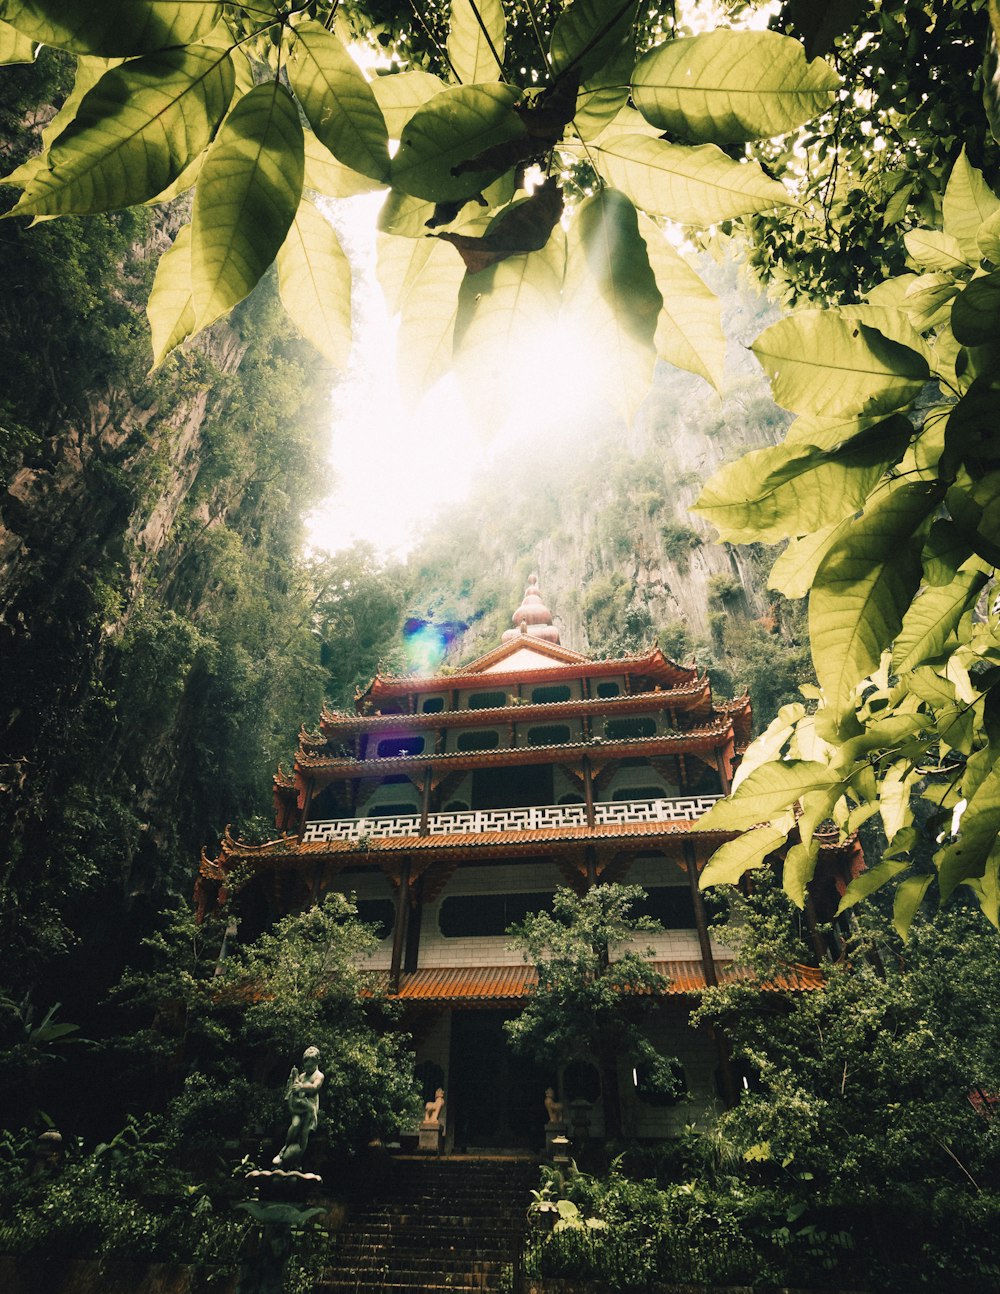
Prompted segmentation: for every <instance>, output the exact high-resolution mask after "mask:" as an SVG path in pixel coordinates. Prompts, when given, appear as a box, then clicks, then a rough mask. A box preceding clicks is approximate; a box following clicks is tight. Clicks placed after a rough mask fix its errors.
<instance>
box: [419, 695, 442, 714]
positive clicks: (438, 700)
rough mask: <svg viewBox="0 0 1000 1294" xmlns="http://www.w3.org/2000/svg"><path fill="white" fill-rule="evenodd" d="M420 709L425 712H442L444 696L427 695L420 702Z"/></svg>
mask: <svg viewBox="0 0 1000 1294" xmlns="http://www.w3.org/2000/svg"><path fill="white" fill-rule="evenodd" d="M420 709H421V710H422V711H423V713H424V714H440V713H441V711H442V710H443V709H444V697H443V696H425V697H424V699H423V701H422V702H421V703H420Z"/></svg>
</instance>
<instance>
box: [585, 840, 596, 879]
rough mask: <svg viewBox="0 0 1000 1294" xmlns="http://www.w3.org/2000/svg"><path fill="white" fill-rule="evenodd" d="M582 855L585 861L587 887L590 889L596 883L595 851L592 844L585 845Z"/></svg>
mask: <svg viewBox="0 0 1000 1294" xmlns="http://www.w3.org/2000/svg"><path fill="white" fill-rule="evenodd" d="M583 856H584V858H585V859H586V861H587V888H588V889H591V888H593V886H595V885H596V884H597V851H596V849H595V848H594V846H593V845H587V846H586V847H585V849H584V851H583Z"/></svg>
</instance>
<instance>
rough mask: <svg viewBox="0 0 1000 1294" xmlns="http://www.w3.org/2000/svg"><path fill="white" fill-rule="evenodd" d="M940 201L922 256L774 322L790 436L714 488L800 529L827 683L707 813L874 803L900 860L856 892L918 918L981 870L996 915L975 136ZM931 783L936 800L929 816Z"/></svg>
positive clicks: (765, 347)
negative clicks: (890, 888) (843, 295)
mask: <svg viewBox="0 0 1000 1294" xmlns="http://www.w3.org/2000/svg"><path fill="white" fill-rule="evenodd" d="M943 210H944V224H943V228H940V229H938V228H930V229H926V230H922V231H911V232H910V233H908V234H907V236H906V242H907V249H908V254H909V257H910V259H911V262H912V263H913V265H914V266H915V270H916V272H908V273H906V274H904V275H902V276H899V277H897V278H895V279H892V280H889V281H888V282H887V283H885V284H883V285H880V287H879V288H877V289H876V290H875V291H873V292H872V293H871V294H870V296H869V303H868V304H865V305H861V306H843V307H839V308H835V309H830V310H825V311H819V310H806V311H799V312H798V313H796V314H794V315H792V316H790V317H788V318H786V319H784V320H782V321H781V322H779V323H778V324H775V325H773V326H772V327H771V328H769V329H767V330H766V331H765V332H764V333H763V334H762V336H761V337H760V338H758V340H757V342H756V343H755V345H754V349H755V351H756V353H757V354H758V356H759V357H760V359H761V361H762V363H763V364H764V366H765V368H766V369H767V370H768V372H769V374H770V376H771V380H772V386H773V388H774V391H775V395H776V398H778V399H779V400H780V401H781V403H783V404H784V405H785V406H786V407H787V408H789V409H791V410H792V411H793V412H795V413H796V414H798V417H797V419H796V421H795V423H793V425H792V428H791V429H790V431H789V434H788V437H787V438H786V440H785V443H784V444H783V445H781V446H778V447H776V448H774V449H765V450H758V451H754V452H753V453H751V454H749V455H747V456H746V457H745V458H744V459H743V460H742V462H741V463H740V464H739V465H738V467H731V468H724V469H723V470H722V471H721V472H720V473H718V474H717V475H716V476H715V477H714V478H713V479H712V481H710V482H709V484H708V485H707V486H706V488H705V490H704V491H703V493H702V495H701V497H700V499H699V501H698V504H697V507H698V510H699V511H700V512H701V513H702V514H703V515H705V516H706V517H709V518H710V519H711V520H712V521H714V523H715V524H716V525H717V526H718V528H719V531H720V534H721V535H722V537H723V538H725V539H728V540H730V541H734V542H739V541H741V540H753V539H763V540H766V541H767V542H774V541H775V540H777V539H780V538H785V537H787V538H788V539H789V540H790V542H789V544H788V546H787V547H786V549H785V551H784V552H783V553H782V555H781V556H780V557H779V559H778V561H777V562H776V564H775V566H774V568H773V570H772V572H771V583H772V585H773V586H775V587H776V588H778V589H779V590H781V591H782V592H783V593H785V594H787V595H788V596H790V597H792V596H799V595H801V594H802V593H803V592H805V591H806V589H809V590H810V599H809V630H810V639H811V643H812V654H813V661H814V664H815V668H816V675H817V678H818V680H819V684H820V689H821V690H820V691H819V692H816V690H815V689H806V690H805V694H806V696H807V697H812V698H814V699H815V700H816V702H817V705H816V707H815V708H814V709H812V710H809V711H807V709H806V707H805V706H802V705H799V706H797V707H793V708H791V709H788V710H787V711H786V712H785V714H784V717H783V718H781V719H778V720H775V722H774V724H772V725H771V727H770V728H769V730H768V732H767V733H766V734H765V735H764V736H763V737H762V738H761V739H760V743H759V744H758V745H757V746H756V747H752V748H751V750H750V751H749V752H748V754H747V757H746V759H745V761H744V765H743V773H742V774H741V780H740V781H739V784H738V785H737V787H736V794H735V796H734V798H733V799H732V800H731V801H729V802H727V803H726V804H725V805H724V806H722V807H720V808H717V809H715V810H713V811H712V813H710V814H709V815H707V816H706V818H704V819H703V820H702V822H701V823H700V826H701V827H703V828H705V829H720V828H721V829H723V830H727V829H728V830H737V831H739V830H744V829H745V828H747V827H749V826H751V825H756V824H758V823H761V822H770V823H771V824H772V827H774V828H775V829H782V824H784V827H783V834H785V835H787V834H788V828H787V820H786V819H784V818H783V816H782V815H784V814H785V813H787V812H788V811H789V810H790V809H791V807H792V806H793V805H794V804H795V803H796V802H801V805H802V809H803V818H802V821H801V822H800V823H799V831H800V838H801V840H803V841H805V842H809V837H810V833H809V832H808V830H806V829H805V828H806V827H808V826H809V824H813V825H815V824H817V823H819V822H821V821H823V820H824V819H825V818H827V817H830V816H832V817H833V819H834V820H835V822H836V824H837V826H838V828H839V829H840V831H841V835H842V838H843V837H844V836H846V834H847V833H849V832H850V831H852V830H853V829H854V828H855V827H856V826H857V824H858V823H859V822H860V821H861V820H863V819H864V818H865V817H868V816H871V814H872V813H874V812H878V813H879V814H880V816H881V819H882V824H883V827H884V830H885V834H886V837H887V839H888V841H889V850H888V851H887V853H886V855H885V862H884V864H883V865H882V866H881V867H880V868H879V869H877V871H876V872H875V873H872V874H870V875H869V876H868V877H866V878H864V879H863V880H859V881H858V882H855V884H854V886H852V888H851V889H850V890H849V891H848V893H847V895H846V896H845V898H844V900H843V902H842V904H841V908H842V910H843V909H846V908H848V907H850V906H851V905H853V904H854V903H855V902H857V901H858V899H860V898H862V897H865V896H866V895H867V894H869V893H871V892H872V890H873V889H874V888H876V885H882V884H888V883H892V884H893V885H894V886H895V887H896V916H895V919H896V925H897V928H898V929H899V930H900V931H901V932H905V930H906V928H907V927H908V925H909V923H910V921H911V920H912V918H913V915H914V913H915V912H916V911H917V909H918V908H919V905H920V903H921V900H922V899H923V897H924V895H925V894H926V893H927V892H928V891H929V890H930V889H931V888H932V887H933V888H936V890H937V892H938V894H939V895H940V898H941V899H942V900H946V899H948V898H949V897H950V896H951V895H952V894H953V893H954V892H955V890H956V889H957V888H958V887H959V886H967V887H968V888H970V889H971V890H972V891H973V892H974V893H975V895H976V897H977V899H978V901H979V902H980V904H981V905H982V908H983V911H984V912H985V913H986V914H987V916H989V918H990V920H991V921H993V922H994V924H997V923H998V922H1000V915H998V904H1000V849H998V848H997V847H996V821H997V813H998V810H997V800H996V795H995V785H994V784H995V780H996V779H995V776H994V775H993V774H992V773H991V771H990V770H991V769H992V766H993V764H994V763H995V759H996V754H995V751H994V749H993V745H994V727H995V724H994V720H993V710H994V702H993V699H992V691H993V684H994V676H995V674H996V672H997V665H998V664H1000V643H998V624H997V617H996V611H995V607H994V605H993V600H992V598H991V597H990V595H989V594H988V593H985V594H984V590H986V589H987V587H988V585H989V584H990V582H991V581H992V580H993V578H994V575H995V563H996V562H997V561H998V560H1000V551H998V550H997V548H996V543H995V536H994V534H993V518H994V513H995V512H996V509H997V487H998V480H1000V477H998V474H997V472H996V470H995V469H996V464H995V459H994V455H993V451H992V449H991V443H992V442H991V435H992V432H991V428H992V418H993V414H994V410H995V393H994V385H995V383H994V379H993V377H992V373H993V370H994V366H995V365H994V355H995V348H996V345H997V337H998V330H1000V315H998V313H997V308H996V305H995V303H994V301H993V295H992V293H993V279H994V278H995V277H996V271H995V270H994V269H993V268H992V266H993V265H994V263H995V262H994V261H993V259H992V258H993V257H994V256H996V257H998V259H1000V250H998V249H997V248H996V247H995V246H994V242H995V238H994V234H993V232H992V231H993V228H994V225H995V223H996V220H997V218H998V217H997V213H1000V198H997V197H996V196H995V195H994V194H993V192H992V191H991V190H990V189H989V188H988V187H987V185H986V183H985V181H984V180H983V177H982V175H981V173H980V172H979V171H977V170H976V169H975V168H974V167H973V166H972V165H971V164H970V163H969V161H968V160H967V158H966V157H965V155H964V154H963V155H962V156H961V157H960V158H959V161H958V163H957V164H956V166H955V169H954V171H953V172H952V175H951V177H950V179H949V182H948V186H947V189H946V191H945V196H944V204H943ZM930 381H932V382H933V384H934V385H933V386H928V383H929V382H930ZM918 796H919V797H922V798H923V799H924V800H925V801H929V802H930V803H931V804H932V805H934V806H936V808H937V810H938V811H937V813H935V814H932V815H931V816H930V817H929V818H926V820H925V821H923V822H920V821H919V820H918V816H916V815H915V812H914V806H913V800H914V799H915V798H916V797H918ZM966 806H967V807H966ZM962 810H964V812H962ZM921 838H927V839H929V840H932V841H936V844H937V845H938V848H936V850H934V852H933V864H934V865H933V868H932V869H931V870H927V869H925V868H924V867H922V866H920V865H917V866H916V867H914V866H911V864H912V863H913V861H914V858H915V850H916V847H917V844H918V841H919V840H920V839H921ZM790 843H791V842H790ZM816 856H817V850H816V845H815V843H805V844H797V845H793V846H792V848H791V849H790V852H789V856H788V864H787V865H786V869H785V885H786V889H787V891H788V893H789V895H791V897H792V898H794V899H795V901H796V902H798V903H802V902H803V901H804V897H805V893H806V887H807V885H808V883H809V881H810V879H811V877H812V874H813V870H814V867H815V862H816ZM873 881H874V882H875V883H874V884H873Z"/></svg>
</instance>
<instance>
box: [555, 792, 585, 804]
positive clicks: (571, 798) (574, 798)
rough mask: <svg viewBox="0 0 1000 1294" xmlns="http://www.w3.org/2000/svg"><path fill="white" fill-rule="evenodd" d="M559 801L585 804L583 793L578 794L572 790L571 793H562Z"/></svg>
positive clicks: (561, 802)
mask: <svg viewBox="0 0 1000 1294" xmlns="http://www.w3.org/2000/svg"><path fill="white" fill-rule="evenodd" d="M559 803H560V804H583V803H584V799H583V796H582V795H576V794H575V793H573V792H571V793H570V794H569V795H560V797H559Z"/></svg>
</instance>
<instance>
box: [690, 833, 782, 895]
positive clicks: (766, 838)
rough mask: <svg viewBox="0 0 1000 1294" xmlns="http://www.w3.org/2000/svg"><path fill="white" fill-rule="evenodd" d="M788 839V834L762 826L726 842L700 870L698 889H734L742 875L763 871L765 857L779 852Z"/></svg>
mask: <svg viewBox="0 0 1000 1294" xmlns="http://www.w3.org/2000/svg"><path fill="white" fill-rule="evenodd" d="M787 837H788V832H787V831H780V830H778V828H777V827H772V826H763V827H758V828H756V829H755V830H752V831H747V832H746V833H745V834H744V835H742V836H737V837H736V839H735V840H727V841H726V843H725V844H724V845H723V846H722V847H721V848H720V849H717V850H716V851H715V853H714V854H713V855H712V857H711V858H710V859H709V860H708V862H707V863H706V864H705V866H704V867H703V868H702V872H701V875H700V877H699V878H698V884H699V886H700V887H701V888H702V889H703V890H704V889H707V888H708V887H709V886H710V885H736V884H737V883H738V882H739V879H740V877H741V876H742V875H743V874H744V873H745V872H749V871H750V870H751V869H752V868H755V867H763V866H764V861H765V859H766V858H767V856H768V854H771V853H773V852H774V851H775V850H776V849H780V848H781V846H782V845H783V844H784V843H785V840H786V839H787Z"/></svg>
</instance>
